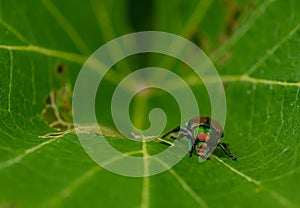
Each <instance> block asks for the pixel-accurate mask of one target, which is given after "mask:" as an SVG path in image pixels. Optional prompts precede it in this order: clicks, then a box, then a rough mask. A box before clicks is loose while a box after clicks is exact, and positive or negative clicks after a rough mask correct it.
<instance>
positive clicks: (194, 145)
mask: <svg viewBox="0 0 300 208" xmlns="http://www.w3.org/2000/svg"><path fill="white" fill-rule="evenodd" d="M196 145H197V142H196V141H195V142H194V143H193V145H192V148H191V150H190V151H189V153H190V157H192V156H193V153H194V151H195V149H196Z"/></svg>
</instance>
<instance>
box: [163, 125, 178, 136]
mask: <svg viewBox="0 0 300 208" xmlns="http://www.w3.org/2000/svg"><path fill="white" fill-rule="evenodd" d="M179 131H180V126H177V127H176V128H174V129H172V130H171V131H168V132H167V133H165V134H164V135H162V136H161V138H165V137H166V136H168V135H169V134H171V133H174V132H179ZM171 138H172V139H174V137H171ZM175 139H176V137H175Z"/></svg>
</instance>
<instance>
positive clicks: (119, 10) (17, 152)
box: [0, 0, 300, 208]
mask: <svg viewBox="0 0 300 208" xmlns="http://www.w3.org/2000/svg"><path fill="white" fill-rule="evenodd" d="M139 2H141V1H133V0H131V1H130V3H128V2H127V1H116V0H113V1H108V0H105V1H97V0H90V1H88V2H83V1H58V0H52V1H50V0H43V1H37V0H32V1H30V3H29V2H28V1H26V2H25V1H16V0H11V1H0V65H1V74H0V80H1V82H0V116H1V120H0V192H1V194H0V207H5V208H7V207H143V208H144V207H166V206H168V207H227V206H228V207H229V206H230V207H258V206H260V207H267V206H269V207H299V206H300V191H299V182H298V181H299V176H300V159H299V158H300V157H299V154H298V149H299V144H300V143H299V136H300V134H299V127H300V116H299V115H300V108H299V106H300V100H299V91H300V47H299V44H300V31H299V30H300V13H299V12H298V10H299V9H298V8H300V2H299V1H297V0H287V1H283V0H277V1H274V0H272V1H271V0H266V1H263V2H261V1H242V0H239V1H238V0H236V1H230V2H231V3H229V1H221V0H214V1H206V0H202V1H183V0H176V1H152V3H150V4H149V5H147V8H144V7H143V4H142V3H139ZM148 8H151V12H149V14H148V13H147V14H148V15H149V17H143V12H136V11H137V10H141V9H145V10H146V9H148ZM138 15H140V16H138ZM143 18H144V19H143ZM142 20H145V22H147V23H148V24H150V25H147V24H143V21H142ZM141 28H142V29H143V30H150V29H152V30H163V31H167V32H173V33H176V34H179V35H182V36H183V37H185V38H188V39H190V40H193V41H194V42H195V43H196V44H199V45H200V46H201V47H202V48H203V49H204V50H205V51H206V52H207V54H208V55H209V56H210V57H211V59H212V60H213V61H214V64H215V66H216V68H217V69H218V72H219V73H220V75H221V78H222V80H223V82H224V86H225V92H226V99H227V119H226V125H225V128H224V131H225V137H224V141H225V142H226V143H229V144H230V146H229V148H230V150H231V152H232V153H234V154H235V155H236V156H237V157H238V160H237V161H232V160H231V159H229V158H227V157H226V156H225V155H223V153H222V152H221V151H220V150H218V149H216V150H215V153H214V155H212V157H211V159H210V160H207V161H205V162H203V163H199V162H198V159H197V157H196V156H194V157H193V158H190V157H189V156H188V155H187V156H185V157H184V159H183V160H181V161H180V162H179V163H178V164H177V165H175V166H174V167H172V168H170V169H168V170H167V171H166V172H164V173H161V174H159V175H155V176H151V177H144V178H130V177H124V176H120V175H116V174H114V173H111V172H108V171H107V170H105V169H103V168H101V167H100V166H98V165H97V164H96V163H95V162H93V161H92V160H91V159H90V158H89V157H88V155H87V154H86V153H85V151H84V150H83V148H82V147H81V145H80V142H79V140H78V139H77V136H76V134H75V133H74V129H72V127H71V126H72V123H71V122H72V120H71V116H72V115H71V111H70V106H71V95H72V88H73V86H74V83H75V80H76V77H77V74H78V72H79V70H80V68H81V66H82V64H83V63H84V62H85V60H86V59H87V57H88V56H89V55H91V53H92V52H93V51H95V50H96V49H97V48H98V47H100V46H101V45H103V44H105V43H106V42H107V41H109V40H112V39H114V38H116V37H118V36H120V35H123V34H127V33H129V32H133V29H141ZM141 60H148V61H149V60H150V65H151V66H162V67H165V68H168V69H172V70H173V71H174V72H176V73H178V74H179V75H180V76H182V77H183V78H184V79H185V80H187V81H188V82H189V84H190V85H191V87H192V89H193V90H194V92H196V93H197V95H200V96H199V97H198V100H199V101H201V102H202V103H203V104H202V106H201V107H202V109H201V113H202V112H203V114H206V115H209V113H210V103H209V101H208V102H206V101H207V100H208V97H207V94H206V93H205V87H204V86H203V85H202V84H201V82H198V81H199V80H197V82H196V81H195V80H193V79H192V78H193V74H192V73H189V71H187V70H186V68H187V67H186V66H183V65H182V64H180V63H178V62H176V60H173V59H171V58H170V57H162V58H161V56H157V55H153V56H151V57H150V59H146V58H145V57H144V56H143V55H139V56H137V57H128V58H126V60H124V61H121V62H120V63H118V64H117V65H116V66H115V67H114V68H113V69H112V72H111V71H110V73H111V74H112V76H109V75H108V76H107V79H106V80H105V82H104V84H103V85H104V87H105V88H106V89H107V90H106V91H105V92H104V93H103V94H100V93H99V96H101V99H104V100H109V99H110V98H111V96H112V92H113V89H114V88H115V86H116V84H117V83H118V82H119V81H120V80H121V79H122V78H124V77H125V76H126V75H127V74H129V73H130V72H131V71H133V70H135V69H138V68H140V67H141V65H143V64H145V63H144V62H146V61H141ZM161 60H162V62H161ZM148 64H149V63H148ZM148 66H149V65H148ZM143 67H144V66H143ZM175 85H176V83H175ZM147 95H148V96H136V97H135V99H134V100H133V102H132V105H131V109H130V112H131V118H132V120H133V122H134V123H135V125H136V126H137V127H140V128H146V127H148V126H149V125H150V123H149V121H148V112H150V110H151V109H152V108H153V107H157V106H158V107H161V108H162V109H164V110H165V112H166V115H167V116H168V123H167V127H166V129H165V130H166V131H167V130H168V129H171V128H172V127H175V126H176V125H178V122H179V119H178V113H177V112H178V111H179V109H178V106H177V105H176V104H174V100H172V98H171V97H170V96H169V95H168V94H166V93H163V92H161V91H159V90H153V92H151V93H149V94H147ZM96 101H97V103H99V107H98V108H97V109H96V111H97V112H98V113H99V112H103V110H102V109H110V108H109V107H110V104H105V103H106V102H105V103H104V102H101V100H99V99H98V98H97V100H96ZM204 101H205V102H204ZM97 106H98V105H97ZM99 119H100V120H101V122H100V123H101V124H102V125H103V127H102V128H103V130H104V132H105V134H106V135H109V136H111V137H110V138H109V139H108V141H109V142H110V143H111V144H112V146H114V147H115V148H116V149H118V150H120V151H122V152H126V153H128V154H131V155H134V156H137V157H143V156H147V155H148V154H149V155H153V154H156V153H158V152H161V151H163V150H164V149H165V148H166V146H164V145H162V144H161V143H158V142H147V143H145V142H143V143H141V142H133V141H130V140H127V139H124V138H121V137H120V136H119V134H118V133H117V132H116V130H114V125H113V121H112V119H111V118H110V112H109V111H107V113H103V114H101V115H99ZM56 129H60V130H59V131H57V130H56ZM82 131H83V132H82V133H92V134H94V133H97V132H95V130H94V129H93V128H92V127H91V128H89V129H84V130H82ZM149 136H152V135H149ZM108 162H109V161H108ZM111 162H113V161H111ZM160 163H161V165H163V166H164V163H163V162H162V161H160Z"/></svg>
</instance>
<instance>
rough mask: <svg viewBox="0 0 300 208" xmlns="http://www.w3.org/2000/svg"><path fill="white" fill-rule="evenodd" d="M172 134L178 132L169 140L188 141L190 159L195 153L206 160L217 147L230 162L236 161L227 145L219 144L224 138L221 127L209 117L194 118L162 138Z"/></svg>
mask: <svg viewBox="0 0 300 208" xmlns="http://www.w3.org/2000/svg"><path fill="white" fill-rule="evenodd" d="M174 132H179V135H178V136H177V137H174V136H171V138H173V139H182V138H184V137H186V138H187V139H188V142H189V154H190V157H192V155H193V153H195V154H196V155H198V156H199V157H201V158H202V159H206V158H207V156H208V155H209V154H211V153H212V151H213V149H214V147H216V146H218V147H220V148H221V150H222V151H223V152H224V153H225V154H226V155H227V156H228V157H230V158H231V159H232V160H237V158H236V156H234V155H232V154H231V152H230V151H229V150H228V148H227V147H228V144H226V143H224V142H220V139H221V138H222V137H223V136H224V134H223V130H222V127H221V125H220V124H219V123H218V122H217V121H215V120H213V119H211V118H209V117H204V116H196V117H194V118H192V119H191V120H190V121H189V122H187V123H186V125H185V126H183V127H181V126H177V127H176V128H174V129H172V130H171V131H168V132H167V133H165V134H164V135H163V136H162V138H164V137H166V136H168V135H169V134H171V133H174Z"/></svg>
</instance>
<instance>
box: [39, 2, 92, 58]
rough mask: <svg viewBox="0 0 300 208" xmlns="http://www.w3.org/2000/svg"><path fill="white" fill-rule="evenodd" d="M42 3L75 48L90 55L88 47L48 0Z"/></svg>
mask: <svg viewBox="0 0 300 208" xmlns="http://www.w3.org/2000/svg"><path fill="white" fill-rule="evenodd" d="M42 3H43V4H44V6H45V7H46V8H47V9H48V11H49V12H50V13H51V14H52V16H53V17H54V18H55V19H56V21H57V22H58V24H59V25H60V26H61V27H62V28H63V29H64V30H65V32H66V33H67V34H68V35H69V37H70V38H71V40H72V41H73V43H74V44H75V46H76V47H77V48H78V49H79V50H80V52H81V53H83V54H90V53H91V51H90V49H89V48H88V46H87V45H86V44H85V42H84V41H83V39H82V38H81V37H80V35H79V34H78V33H77V31H76V30H75V29H74V28H73V26H72V25H71V23H69V22H68V20H67V19H66V18H65V17H64V16H63V15H62V13H61V12H60V11H59V10H58V9H57V8H56V6H55V5H54V4H53V3H52V2H51V1H50V0H43V1H42Z"/></svg>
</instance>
